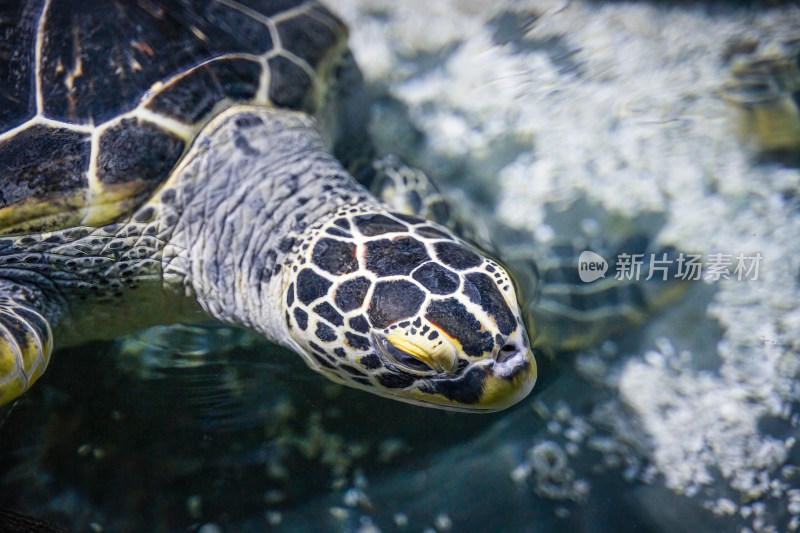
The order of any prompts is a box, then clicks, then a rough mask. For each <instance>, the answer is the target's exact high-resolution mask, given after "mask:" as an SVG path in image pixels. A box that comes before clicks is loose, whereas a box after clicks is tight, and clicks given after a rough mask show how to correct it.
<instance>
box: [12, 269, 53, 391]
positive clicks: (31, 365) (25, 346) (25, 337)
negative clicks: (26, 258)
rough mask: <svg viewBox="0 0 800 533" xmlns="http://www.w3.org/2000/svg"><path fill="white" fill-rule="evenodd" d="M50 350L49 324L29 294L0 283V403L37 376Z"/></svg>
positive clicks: (46, 361) (45, 366)
mask: <svg viewBox="0 0 800 533" xmlns="http://www.w3.org/2000/svg"><path fill="white" fill-rule="evenodd" d="M52 351H53V334H52V331H51V329H50V324H49V322H48V320H47V319H46V318H45V317H44V316H43V315H42V314H41V313H40V312H39V311H38V310H37V309H36V306H35V304H33V302H32V301H31V295H30V294H29V293H28V292H27V291H24V290H20V289H19V288H18V287H17V286H15V285H5V284H0V405H3V404H6V403H9V402H11V401H12V400H14V399H15V398H17V397H18V396H20V395H21V394H22V393H23V392H25V391H26V390H27V389H28V388H30V386H31V385H32V384H33V383H34V382H35V381H36V380H37V379H39V377H40V376H41V375H42V374H43V373H44V370H45V368H47V363H48V362H49V361H50V354H51V353H52Z"/></svg>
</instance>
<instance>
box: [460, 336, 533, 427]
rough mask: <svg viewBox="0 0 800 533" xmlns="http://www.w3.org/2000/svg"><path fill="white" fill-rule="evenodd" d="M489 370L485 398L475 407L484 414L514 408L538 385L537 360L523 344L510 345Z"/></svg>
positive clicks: (490, 365)
mask: <svg viewBox="0 0 800 533" xmlns="http://www.w3.org/2000/svg"><path fill="white" fill-rule="evenodd" d="M485 370H486V379H485V381H484V385H483V395H482V396H481V399H480V402H479V403H478V404H477V405H475V407H476V408H477V409H479V410H481V411H499V410H501V409H505V408H507V407H511V406H512V405H514V404H515V403H517V402H519V401H520V400H522V399H524V398H525V397H526V396H528V394H530V392H531V390H532V389H533V386H534V384H535V383H536V377H537V372H536V358H534V356H533V352H532V351H531V349H530V348H528V346H527V345H526V344H523V343H521V342H520V343H518V344H513V345H506V346H505V347H504V348H503V349H501V350H500V351H499V352H498V354H497V357H496V358H495V360H494V361H492V362H491V363H490V364H489V365H487V366H486V368H485Z"/></svg>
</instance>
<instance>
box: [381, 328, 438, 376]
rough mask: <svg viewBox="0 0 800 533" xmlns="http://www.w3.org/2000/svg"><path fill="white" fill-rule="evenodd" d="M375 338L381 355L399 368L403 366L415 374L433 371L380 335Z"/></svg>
mask: <svg viewBox="0 0 800 533" xmlns="http://www.w3.org/2000/svg"><path fill="white" fill-rule="evenodd" d="M376 337H377V340H378V348H380V351H381V353H383V355H385V356H386V357H387V358H389V359H390V360H391V361H392V362H394V363H397V364H398V365H400V366H403V367H405V368H407V369H409V370H413V371H416V372H432V371H435V369H434V368H432V367H431V366H430V365H428V364H427V363H425V362H424V361H420V360H419V359H417V358H416V357H414V356H413V355H409V354H407V353H406V352H404V351H402V350H400V349H399V348H397V347H396V346H395V345H394V344H392V343H391V342H390V341H389V339H387V338H386V337H384V336H382V335H381V336H376Z"/></svg>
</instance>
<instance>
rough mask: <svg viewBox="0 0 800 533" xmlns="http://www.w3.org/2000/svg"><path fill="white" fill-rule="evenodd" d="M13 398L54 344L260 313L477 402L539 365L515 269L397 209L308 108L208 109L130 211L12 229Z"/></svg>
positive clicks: (394, 379) (331, 350)
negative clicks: (98, 220) (152, 188)
mask: <svg viewBox="0 0 800 533" xmlns="http://www.w3.org/2000/svg"><path fill="white" fill-rule="evenodd" d="M0 254H1V255H0V280H2V285H0V287H1V288H0V325H2V326H3V327H4V328H5V329H4V330H0V333H2V337H3V340H2V341H0V345H2V346H3V350H0V402H8V401H10V400H12V399H13V398H14V397H16V396H18V395H19V394H21V393H22V392H23V391H24V390H25V389H27V388H29V387H30V386H31V384H32V383H33V382H34V381H35V379H36V378H37V377H38V376H39V375H41V372H42V371H43V370H44V367H45V366H46V365H47V362H48V360H49V357H50V352H51V347H52V345H53V343H52V342H50V335H49V330H48V324H49V327H50V328H52V330H53V331H54V338H55V344H56V346H61V345H65V344H70V343H75V342H78V341H87V340H91V339H94V338H109V337H113V336H115V335H118V334H120V333H124V332H126V331H131V330H134V329H137V328H140V327H143V326H147V325H152V324H157V323H170V322H175V321H191V320H197V319H199V318H201V317H202V316H203V314H202V313H200V312H199V310H200V309H202V311H204V312H205V313H206V314H208V315H211V316H212V317H215V318H217V319H219V320H221V321H223V322H226V323H229V324H233V325H240V326H244V327H248V328H252V329H254V330H256V331H258V332H260V333H261V334H263V335H264V336H265V337H267V338H269V339H271V340H273V341H275V342H278V343H280V344H283V345H285V346H287V347H289V348H291V349H293V350H294V351H296V352H297V353H299V354H300V355H301V356H302V357H303V358H304V360H305V361H306V362H307V363H308V365H309V366H310V367H312V368H313V369H315V370H317V371H319V372H321V373H323V374H325V375H326V376H328V377H329V378H331V379H333V380H335V381H338V382H341V383H345V384H347V385H350V386H354V387H358V388H361V389H364V390H368V391H370V392H374V393H377V394H380V395H383V396H388V397H392V398H395V399H399V400H401V401H406V402H411V403H415V404H420V405H426V406H436V407H441V408H445V409H455V410H464V411H492V410H497V409H502V408H504V407H507V406H509V405H511V404H513V403H516V402H517V401H519V400H520V399H522V398H524V397H525V396H526V395H527V394H528V392H529V391H530V390H531V388H532V387H533V384H534V382H535V379H536V365H535V361H534V360H533V355H532V353H531V350H530V341H529V340H528V337H527V334H526V332H525V329H524V326H523V325H522V324H523V322H522V319H521V316H520V310H519V305H518V303H517V297H516V294H515V292H514V289H513V286H512V284H511V283H510V280H509V278H508V275H507V274H506V273H505V271H504V270H503V268H502V267H501V266H500V265H498V264H497V263H496V262H494V261H491V260H489V259H486V258H485V257H482V256H481V255H479V254H478V253H476V252H475V251H474V250H472V249H471V248H469V247H468V246H466V245H464V244H463V243H461V242H460V241H458V240H457V238H456V237H455V236H453V235H452V234H451V233H450V232H449V231H448V230H446V229H445V228H443V227H441V226H437V225H436V224H433V223H429V222H426V221H423V220H422V219H417V218H413V217H404V216H403V215H397V214H392V213H390V212H389V211H387V209H386V208H385V207H384V206H383V205H382V204H381V203H380V202H378V201H377V200H376V199H375V198H373V197H372V196H370V195H369V193H367V192H366V191H365V190H364V189H363V188H362V187H361V186H360V185H358V184H357V183H355V181H354V180H353V179H352V177H350V176H349V175H348V174H347V173H346V172H345V171H344V170H343V169H342V167H341V165H340V164H339V163H338V161H337V160H336V159H335V158H334V157H333V156H331V155H330V154H329V153H328V152H327V150H326V148H325V144H324V143H323V141H322V139H321V137H320V136H319V134H318V133H317V131H316V129H315V128H314V125H313V123H312V121H311V120H310V119H309V118H308V117H306V116H305V115H302V114H298V113H292V112H287V111H276V110H271V109H267V108H262V107H245V106H239V107H235V108H232V109H229V110H228V111H226V112H224V113H222V114H221V115H220V116H218V117H217V118H215V119H214V120H213V121H212V122H211V123H209V124H208V125H207V126H206V128H205V129H204V131H203V132H202V133H201V134H200V136H199V137H198V139H197V140H196V141H195V143H194V145H193V147H192V148H191V150H190V152H189V153H188V154H187V155H186V156H185V157H184V159H183V161H182V162H181V164H180V165H179V167H178V168H177V169H176V171H175V172H174V174H173V177H172V178H171V179H170V180H169V181H168V182H166V183H165V184H164V186H162V188H161V189H160V190H159V191H158V192H157V193H156V194H155V195H154V197H153V199H152V200H151V201H150V202H149V203H147V204H145V205H143V206H142V207H141V208H140V209H138V210H137V211H136V212H135V213H134V214H133V215H132V216H131V217H130V218H129V219H127V220H124V221H120V222H118V223H115V224H112V225H108V226H104V227H101V228H87V227H78V228H69V229H65V230H61V231H57V232H52V233H47V234H40V235H32V236H24V237H9V238H5V239H2V240H0Z"/></svg>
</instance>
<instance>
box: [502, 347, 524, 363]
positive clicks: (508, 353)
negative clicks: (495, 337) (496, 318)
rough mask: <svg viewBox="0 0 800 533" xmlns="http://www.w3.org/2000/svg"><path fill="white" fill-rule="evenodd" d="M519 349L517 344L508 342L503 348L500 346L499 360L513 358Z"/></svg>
mask: <svg viewBox="0 0 800 533" xmlns="http://www.w3.org/2000/svg"><path fill="white" fill-rule="evenodd" d="M519 351H520V350H519V347H517V346H516V345H514V344H506V345H504V346H503V347H502V348H500V351H499V352H497V362H498V363H502V362H504V361H508V360H509V359H512V358H513V357H514V356H515V355H517V353H519Z"/></svg>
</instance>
